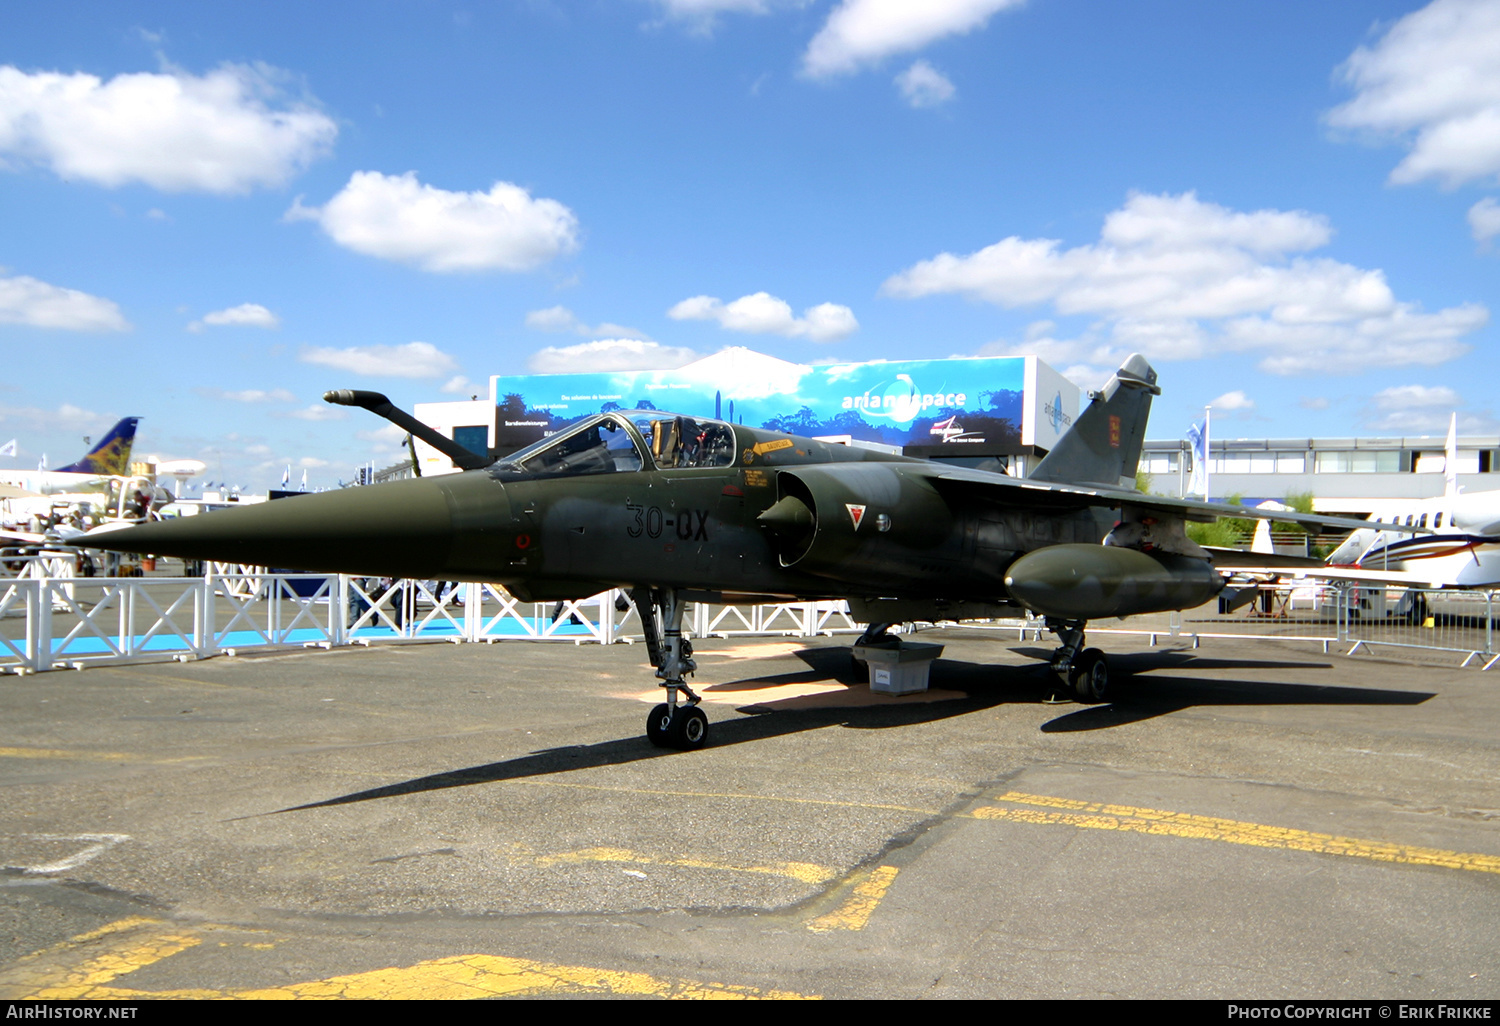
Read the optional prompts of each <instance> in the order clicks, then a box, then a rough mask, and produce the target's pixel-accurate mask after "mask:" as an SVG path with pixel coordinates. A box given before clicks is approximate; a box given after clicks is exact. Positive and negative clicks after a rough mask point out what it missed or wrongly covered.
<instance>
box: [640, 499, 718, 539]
mask: <svg viewBox="0 0 1500 1026" xmlns="http://www.w3.org/2000/svg"><path fill="white" fill-rule="evenodd" d="M625 508H626V509H628V510H630V512H631V514H632V515H633V519H632V522H631V523H630V524H628V525H626V527H625V533H626V534H628V535H630V537H632V538H639V537H640V536H641V535H642V533H644V534H646V535H648V536H649V537H652V538H660V537H661V532H662V528H663V527H670V528H672V529H674V530H675V531H676V532H677V538H678V540H679V541H708V510H706V509H685V510H683V511H682V514H681V515H680V516H678V517H676V518H674V519H663V517H662V511H661V507H660V506H638V505H636V504H635V503H633V502H630V503H626V504H625Z"/></svg>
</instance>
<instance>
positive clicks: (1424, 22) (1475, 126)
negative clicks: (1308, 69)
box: [1328, 0, 1500, 187]
mask: <svg viewBox="0 0 1500 1026" xmlns="http://www.w3.org/2000/svg"><path fill="white" fill-rule="evenodd" d="M1340 73H1341V75H1342V77H1343V78H1344V80H1345V81H1346V82H1347V83H1348V84H1349V85H1350V86H1351V87H1352V88H1353V90H1354V96H1353V98H1352V99H1350V100H1349V101H1348V102H1347V103H1344V104H1342V105H1341V106H1339V107H1336V108H1334V110H1332V111H1331V112H1329V115H1328V121H1329V123H1330V124H1332V125H1334V126H1335V127H1338V128H1348V129H1355V130H1359V131H1364V132H1369V133H1372V134H1374V135H1376V136H1377V137H1384V138H1393V139H1396V140H1398V141H1400V142H1401V143H1402V144H1403V145H1404V146H1406V147H1407V149H1408V151H1409V152H1408V153H1407V155H1406V157H1405V158H1404V159H1403V160H1402V161H1401V162H1400V163H1399V164H1397V165H1396V168H1395V169H1394V170H1393V171H1392V172H1391V181H1393V182H1395V183H1398V184H1407V183H1410V182H1418V181H1421V180H1423V179H1427V178H1432V179H1436V180H1438V181H1439V182H1441V183H1442V184H1444V185H1447V186H1450V187H1451V186H1456V185H1459V184H1461V183H1463V182H1467V181H1472V180H1474V179H1480V178H1486V177H1491V176H1496V175H1500V4H1497V3H1495V2H1494V0H1434V2H1433V3H1430V4H1428V5H1427V6H1426V7H1424V8H1422V9H1421V10H1419V11H1415V12H1413V13H1411V14H1408V15H1406V16H1405V17H1404V18H1401V19H1400V20H1398V21H1397V22H1395V23H1394V24H1393V25H1392V26H1391V27H1390V28H1389V29H1388V30H1387V31H1386V33H1385V34H1384V35H1383V36H1382V37H1381V38H1380V39H1379V40H1378V41H1377V42H1376V43H1375V44H1374V45H1372V46H1362V47H1360V48H1359V49H1357V50H1355V51H1354V53H1353V54H1352V55H1351V56H1350V57H1349V59H1348V61H1346V62H1345V63H1344V65H1343V66H1342V67H1341V68H1340Z"/></svg>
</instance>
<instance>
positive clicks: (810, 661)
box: [276, 649, 1433, 813]
mask: <svg viewBox="0 0 1500 1026" xmlns="http://www.w3.org/2000/svg"><path fill="white" fill-rule="evenodd" d="M1014 651H1017V652H1022V653H1024V654H1028V655H1030V654H1033V653H1032V652H1030V651H1028V650H1023V649H1016V650H1014ZM796 654H797V656H798V657H799V658H801V659H802V660H803V661H804V662H805V663H807V665H808V669H807V670H806V671H801V672H796V673H787V674H778V675H774V676H769V677H754V678H747V679H745V680H743V681H732V682H728V683H727V684H724V685H719V687H721V688H726V689H736V688H744V689H745V690H746V691H747V693H753V692H754V691H755V690H760V689H764V688H768V687H773V686H775V685H776V684H778V683H812V682H819V681H827V682H836V683H841V684H846V685H855V684H859V683H862V682H861V680H860V677H859V674H857V673H856V671H855V669H854V667H853V665H852V663H851V661H850V659H849V654H848V651H847V650H845V649H807V650H804V651H800V652H798V653H796ZM1187 665H1191V666H1192V667H1193V668H1198V669H1227V668H1243V669H1303V670H1308V669H1326V668H1328V667H1330V666H1331V665H1332V664H1329V663H1315V662H1274V661H1260V660H1229V659H1198V658H1196V657H1194V656H1192V655H1191V654H1189V653H1184V652H1161V653H1149V654H1134V655H1122V656H1120V657H1118V658H1117V659H1114V658H1112V659H1111V669H1112V670H1114V671H1115V672H1116V674H1117V675H1118V677H1119V678H1121V680H1120V683H1119V684H1118V685H1116V688H1117V691H1116V697H1115V698H1114V700H1113V701H1111V702H1110V703H1108V704H1104V705H1094V706H1084V707H1082V708H1080V709H1077V710H1074V711H1071V712H1069V713H1067V714H1065V715H1062V716H1059V717H1058V718H1056V719H1053V720H1050V721H1048V722H1047V723H1044V724H1042V726H1041V728H1040V729H1041V730H1042V731H1044V732H1046V733H1067V732H1074V731H1086V730H1101V729H1108V728H1111V727H1120V726H1124V725H1126V724H1130V723H1137V722H1140V721H1142V720H1148V719H1152V718H1155V717H1158V716H1164V715H1167V714H1169V713H1174V712H1180V711H1182V710H1184V709H1189V708H1192V707H1194V706H1274V705H1300V706H1355V705H1419V704H1421V703H1422V702H1425V701H1427V700H1428V699H1429V698H1432V697H1433V694H1432V693H1430V692H1421V691H1391V690H1383V689H1377V688H1354V687H1339V686H1328V685H1321V684H1315V683H1285V682H1273V681H1266V680H1205V679H1202V678H1195V677H1186V676H1183V677H1178V676H1157V675H1155V674H1150V673H1149V671H1153V670H1161V669H1178V668H1182V667H1184V666H1187ZM1055 680H1056V678H1055V677H1053V676H1052V674H1051V671H1050V670H1048V669H1047V667H1046V666H1044V665H1031V666H1019V667H1017V666H1004V665H994V664H985V663H969V662H962V661H958V660H948V659H939V660H937V661H936V662H935V663H934V665H933V669H932V678H931V683H932V685H933V687H934V688H940V689H942V690H944V691H949V692H955V693H957V694H955V695H954V697H953V698H951V699H948V700H946V701H928V702H900V701H899V700H898V701H897V702H893V703H891V704H871V705H858V706H849V705H838V706H833V707H825V708H817V707H807V706H806V705H805V704H803V703H801V702H797V701H796V700H792V701H790V702H785V703H784V702H778V701H770V702H765V703H758V704H752V705H747V706H742V707H740V711H741V712H751V713H756V714H758V715H749V716H741V717H738V718H735V719H731V720H722V721H719V722H716V723H715V724H714V725H713V736H712V739H711V741H710V745H711V747H714V748H723V747H726V746H728V745H736V744H746V743H749V742H755V741H765V740H768V739H770V738H773V737H780V736H784V735H787V734H796V733H800V732H802V731H807V730H820V729H822V728H825V727H832V726H843V727H851V728H854V729H866V730H880V729H887V728H891V727H903V726H909V725H912V724H917V723H930V722H934V721H936V720H942V719H947V718H949V717H952V716H963V715H967V714H969V713H973V712H978V711H980V710H983V709H989V708H993V707H995V706H999V705H1004V704H1035V703H1038V702H1041V701H1042V700H1043V699H1044V698H1045V697H1046V695H1047V694H1048V692H1049V687H1048V683H1049V681H1055ZM747 697H748V695H747ZM691 754H692V753H685V752H678V751H674V750H670V749H664V748H656V747H654V746H653V745H652V744H651V743H650V742H648V741H647V740H646V739H645V738H644V737H641V736H631V737H627V738H620V739H616V740H612V741H601V742H598V743H595V744H588V745H571V746H567V747H563V748H549V749H543V750H541V751H537V752H532V753H531V754H529V755H523V756H519V757H517V758H514V759H506V760H503V761H501V762H493V763H488V764H486V765H482V766H470V767H467V768H465V769H457V770H449V771H446V772H443V773H434V774H431V775H429V776H424V777H416V778H413V779H411V780H404V781H401V782H399V783H395V784H387V785H385V786H382V787H374V788H369V789H368V790H363V791H356V792H353V793H351V794H345V795H341V796H338V797H335V798H328V799H326V800H324V801H319V802H309V803H307V804H304V805H296V806H291V807H289V808H285V809H280V810H276V812H277V813H280V812H299V811H305V810H311V809H321V808H327V807H331V806H336V805H348V804H352V803H355V802H364V801H372V800H375V799H378V798H396V797H400V796H402V795H408V794H420V793H423V792H427V791H440V790H445V789H448V788H453V787H469V786H472V785H475V784H490V783H498V782H500V781H504V780H519V779H524V778H527V777H537V776H546V775H549V774H553V773H566V772H569V771H571V770H580V769H592V768H596V767H600V766H617V765H625V764H628V763H632V762H639V761H641V760H644V759H659V758H677V757H690V756H691Z"/></svg>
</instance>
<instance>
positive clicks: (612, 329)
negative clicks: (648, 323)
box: [526, 306, 648, 341]
mask: <svg viewBox="0 0 1500 1026" xmlns="http://www.w3.org/2000/svg"><path fill="white" fill-rule="evenodd" d="M526 327H528V328H531V329H533V330H535V331H551V332H570V333H572V334H574V335H593V336H595V337H596V338H599V337H605V336H608V337H610V338H636V339H641V340H643V341H646V340H648V336H647V335H646V333H645V332H643V331H638V330H636V329H635V328H630V327H626V326H625V325H623V324H615V323H613V322H612V321H603V322H601V323H599V324H596V325H593V326H590V325H588V324H585V323H584V322H583V321H581V320H579V319H578V316H577V315H576V314H575V313H573V311H572V310H569V309H568V308H567V307H565V306H549V307H547V308H546V309H545V310H532V311H531V312H530V313H528V314H527V315H526Z"/></svg>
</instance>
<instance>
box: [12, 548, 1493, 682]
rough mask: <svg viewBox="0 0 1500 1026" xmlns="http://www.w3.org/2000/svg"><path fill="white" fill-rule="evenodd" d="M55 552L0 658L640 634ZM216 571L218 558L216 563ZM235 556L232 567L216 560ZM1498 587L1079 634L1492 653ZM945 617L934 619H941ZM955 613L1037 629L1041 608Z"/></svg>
mask: <svg viewBox="0 0 1500 1026" xmlns="http://www.w3.org/2000/svg"><path fill="white" fill-rule="evenodd" d="M65 556H66V554H59V553H46V554H42V555H38V556H32V557H25V558H24V559H12V560H9V561H7V562H6V563H5V564H4V567H5V576H3V577H0V672H22V673H24V672H34V671H40V670H48V669H55V668H61V667H74V668H82V667H84V666H88V665H90V664H94V663H101V662H110V661H116V660H120V659H127V658H139V657H153V658H176V659H193V658H203V657H206V656H209V655H214V654H217V653H231V654H232V653H234V652H237V651H238V650H240V649H243V648H250V647H256V646H267V645H301V646H317V647H322V648H328V647H333V646H339V645H347V644H366V645H368V644H372V643H377V642H389V641H443V640H446V641H453V642H469V643H473V642H486V643H493V642H496V641H572V642H574V643H575V644H584V643H589V644H606V645H607V644H611V643H614V642H616V641H632V640H635V639H637V638H639V637H640V636H641V633H642V632H641V625H640V620H639V618H638V616H637V614H636V612H635V608H634V607H633V606H632V605H631V604H630V603H629V602H628V601H626V599H625V596H624V594H623V593H622V592H619V591H606V592H604V593H602V594H599V595H594V596H591V597H589V598H585V599H580V600H578V601H568V602H551V603H547V602H524V601H522V600H521V599H518V598H516V597H515V596H514V595H511V594H509V593H508V592H506V591H505V590H504V589H503V588H500V587H497V586H495V585H490V584H473V583H457V584H454V583H450V582H433V581H413V580H407V581H389V580H376V579H370V578H360V577H347V576H339V575H328V574H280V573H270V572H267V571H264V570H260V569H258V568H249V567H238V566H236V567H210V572H209V573H207V574H206V575H205V576H203V577H154V576H148V577H78V576H73V575H72V569H73V565H72V563H71V561H70V560H68V559H66V558H64V557H65ZM216 571H219V572H216ZM222 571H233V572H222ZM1496 594H1497V593H1496V592H1483V591H1441V590H1428V589H1403V588H1385V587H1368V586H1356V585H1352V584H1347V583H1342V584H1328V583H1304V582H1292V583H1283V584H1277V585H1259V586H1254V587H1247V588H1243V589H1241V588H1235V587H1231V588H1229V589H1226V590H1225V592H1224V593H1223V595H1222V596H1221V597H1220V599H1219V600H1217V601H1216V602H1215V603H1210V604H1208V605H1205V606H1202V607H1199V608H1198V609H1193V610H1188V611H1186V612H1182V613H1169V614H1161V615H1158V616H1144V617H1133V618H1131V619H1130V620H1128V621H1125V622H1124V623H1123V624H1121V625H1120V626H1105V625H1104V623H1103V622H1096V623H1093V624H1090V625H1089V633H1090V634H1103V635H1136V636H1142V635H1144V636H1146V637H1148V638H1149V641H1150V643H1151V644H1152V645H1155V644H1157V643H1158V642H1160V641H1161V640H1162V639H1180V640H1182V641H1186V642H1190V643H1192V644H1193V645H1195V646H1197V645H1199V644H1201V642H1202V641H1203V640H1205V639H1213V638H1246V639H1249V638H1260V639H1266V640H1273V641H1284V642H1291V641H1301V642H1313V643H1320V644H1321V645H1322V647H1323V649H1324V651H1326V652H1332V651H1335V650H1337V651H1338V652H1340V653H1341V654H1344V655H1356V654H1359V653H1379V654H1381V655H1383V656H1386V657H1391V658H1406V659H1419V660H1423V661H1439V662H1447V663H1454V664H1457V665H1459V666H1478V667H1480V668H1481V669H1486V670H1488V669H1490V668H1491V667H1493V666H1495V665H1497V664H1500V655H1497V653H1496V647H1495V642H1496V639H1495V616H1496V614H1497V612H1500V610H1497V608H1496V601H1495V599H1496ZM939 626H941V625H939ZM964 626H965V627H977V628H979V629H981V630H992V631H997V632H1006V631H1016V632H1018V635H1019V636H1020V637H1021V638H1023V639H1036V640H1043V639H1044V637H1045V636H1046V632H1045V630H1044V627H1043V624H1042V622H1041V621H1040V620H1034V619H1029V618H1027V619H1016V620H996V621H989V622H986V623H979V624H974V623H965V624H964ZM684 629H685V630H686V631H687V632H688V633H689V634H690V635H692V636H696V637H709V636H718V637H736V636H747V637H748V636H765V635H779V636H790V637H813V636H816V635H827V634H839V633H854V632H857V631H860V630H861V629H862V625H861V624H858V623H855V621H854V620H853V618H852V617H851V616H850V615H849V613H848V610H847V606H846V605H845V604H844V603H842V602H794V603H781V604H768V605H759V606H734V605H712V604H708V603H695V604H693V605H692V607H691V608H690V609H689V610H688V614H687V617H686V619H685V621H684Z"/></svg>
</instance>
